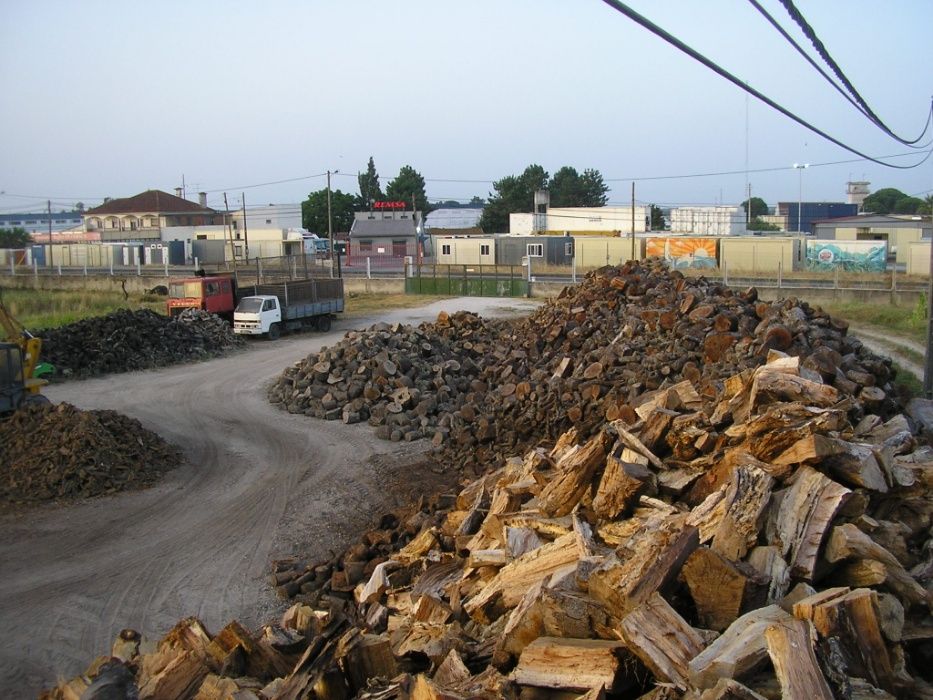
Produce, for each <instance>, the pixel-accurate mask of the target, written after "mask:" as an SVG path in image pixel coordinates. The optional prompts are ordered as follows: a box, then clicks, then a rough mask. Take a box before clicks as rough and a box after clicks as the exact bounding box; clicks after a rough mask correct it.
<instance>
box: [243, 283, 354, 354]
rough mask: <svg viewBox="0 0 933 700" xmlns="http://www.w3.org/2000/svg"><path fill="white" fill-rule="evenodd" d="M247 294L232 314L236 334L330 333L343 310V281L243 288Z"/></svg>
mask: <svg viewBox="0 0 933 700" xmlns="http://www.w3.org/2000/svg"><path fill="white" fill-rule="evenodd" d="M239 292H240V293H241V294H244V296H241V297H240V301H239V303H238V304H237V306H236V308H235V309H234V311H233V332H234V333H237V334H240V335H264V336H267V337H268V338H269V339H270V340H275V339H276V338H278V337H279V336H280V335H281V334H282V333H284V332H287V331H297V330H303V329H308V328H310V329H315V330H319V331H328V330H330V323H331V320H332V319H333V318H334V314H337V313H340V312H342V311H343V280H342V279H339V278H338V279H314V278H312V279H307V280H297V281H294V282H278V283H275V284H260V285H255V286H253V287H251V288H242V287H241V288H240V289H239Z"/></svg>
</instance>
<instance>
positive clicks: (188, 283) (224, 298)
mask: <svg viewBox="0 0 933 700" xmlns="http://www.w3.org/2000/svg"><path fill="white" fill-rule="evenodd" d="M234 293H235V289H234V283H233V278H231V277H225V276H209V277H188V278H185V279H177V280H172V281H171V282H170V283H169V287H168V296H169V299H168V301H167V302H166V306H167V310H168V315H169V316H178V315H179V314H180V313H181V312H182V311H184V310H185V309H201V310H203V311H210V312H211V313H212V314H217V315H218V316H221V317H224V318H226V319H228V320H229V319H230V318H231V317H232V315H233V309H234V307H235V306H236V304H235V301H234Z"/></svg>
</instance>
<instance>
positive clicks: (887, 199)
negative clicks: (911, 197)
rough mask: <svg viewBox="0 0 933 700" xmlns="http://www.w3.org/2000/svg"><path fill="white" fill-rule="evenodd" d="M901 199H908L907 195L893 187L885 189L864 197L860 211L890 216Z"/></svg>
mask: <svg viewBox="0 0 933 700" xmlns="http://www.w3.org/2000/svg"><path fill="white" fill-rule="evenodd" d="M902 199H908V197H907V195H906V194H904V193H903V192H901V191H900V190H898V189H895V188H893V187H885V188H884V189H881V190H878V191H877V192H872V193H871V194H870V195H868V196H867V197H865V201H864V202H863V203H862V211H867V212H871V213H872V214H890V213H891V212H893V211H894V207H895V206H897V203H898V201H900V200H902Z"/></svg>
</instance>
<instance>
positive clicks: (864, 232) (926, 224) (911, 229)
mask: <svg viewBox="0 0 933 700" xmlns="http://www.w3.org/2000/svg"><path fill="white" fill-rule="evenodd" d="M804 211H806V210H804ZM813 232H814V233H815V234H816V237H817V238H818V239H835V240H837V241H887V243H888V250H889V252H890V253H893V254H894V255H895V259H896V260H897V262H898V263H902V264H906V263H907V259H908V254H909V248H910V244H911V243H913V242H916V241H920V240H921V239H924V238H925V239H930V238H931V236H933V225H931V223H930V217H925V218H924V217H920V216H884V215H881V214H858V215H855V216H843V217H839V218H835V219H825V220H823V221H814V222H813Z"/></svg>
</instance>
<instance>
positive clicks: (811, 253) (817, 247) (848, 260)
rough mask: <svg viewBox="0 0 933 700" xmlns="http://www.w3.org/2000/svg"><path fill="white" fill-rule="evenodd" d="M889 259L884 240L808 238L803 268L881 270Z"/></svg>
mask: <svg viewBox="0 0 933 700" xmlns="http://www.w3.org/2000/svg"><path fill="white" fill-rule="evenodd" d="M887 263H888V244H887V242H885V241H843V240H807V241H806V257H805V268H806V269H807V270H812V271H817V272H828V271H832V270H836V269H839V270H844V271H845V272H884V271H885V270H886V269H887Z"/></svg>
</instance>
